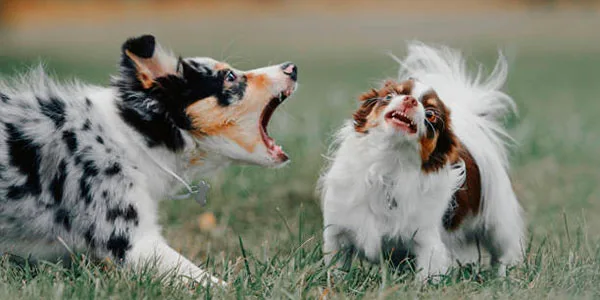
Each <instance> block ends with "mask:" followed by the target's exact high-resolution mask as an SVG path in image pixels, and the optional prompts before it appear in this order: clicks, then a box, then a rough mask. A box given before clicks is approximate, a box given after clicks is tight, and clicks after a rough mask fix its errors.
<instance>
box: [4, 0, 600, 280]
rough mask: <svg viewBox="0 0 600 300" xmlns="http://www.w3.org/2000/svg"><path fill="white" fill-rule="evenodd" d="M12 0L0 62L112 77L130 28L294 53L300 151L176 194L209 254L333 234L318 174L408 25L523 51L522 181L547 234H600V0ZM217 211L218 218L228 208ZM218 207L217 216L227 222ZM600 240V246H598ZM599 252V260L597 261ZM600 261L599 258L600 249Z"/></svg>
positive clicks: (185, 238)
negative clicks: (277, 163) (202, 196)
mask: <svg viewBox="0 0 600 300" xmlns="http://www.w3.org/2000/svg"><path fill="white" fill-rule="evenodd" d="M1 3H2V4H0V5H1V6H0V7H1V8H0V73H3V74H5V75H13V74H16V73H18V72H20V71H22V70H23V69H25V68H27V67H29V66H32V65H35V64H36V63H37V62H39V61H40V60H41V61H43V62H44V63H45V64H46V65H47V67H48V70H50V71H51V72H53V73H55V74H56V76H57V77H59V78H63V79H69V78H75V77H77V78H80V79H82V80H85V81H87V82H90V83H94V84H107V83H108V81H109V78H110V77H109V75H110V74H114V73H115V72H116V63H117V60H118V58H119V48H120V45H121V43H122V42H123V41H124V40H125V39H126V38H127V37H130V36H134V35H139V34H142V33H153V34H155V35H156V36H157V38H158V40H159V42H161V44H162V45H163V46H165V47H167V48H171V49H172V50H173V51H174V52H175V53H176V54H178V55H183V56H210V57H213V58H216V59H220V60H225V61H227V62H229V63H230V64H232V65H234V66H235V67H237V68H240V69H249V68H254V67H259V66H262V65H265V64H269V63H279V62H283V61H288V60H290V61H294V62H295V63H296V64H297V65H298V66H299V89H298V92H297V93H296V95H295V96H294V97H292V98H291V99H289V102H287V103H286V104H285V105H283V106H282V107H280V108H279V109H278V111H277V113H276V114H275V117H274V120H273V122H272V124H271V125H270V130H269V132H271V133H272V135H273V136H274V137H275V138H276V139H277V140H278V141H279V144H281V145H283V147H284V148H285V149H286V151H287V152H288V153H289V154H290V156H291V158H292V163H291V164H289V165H288V166H287V167H285V168H283V169H277V170H266V169H261V168H257V167H232V168H230V169H227V170H224V171H223V172H220V173H219V174H217V175H216V176H211V177H208V178H206V179H207V180H208V181H210V183H211V185H212V186H213V189H212V190H211V193H210V196H209V202H208V203H209V204H208V205H207V206H206V207H200V206H198V205H197V204H195V203H194V202H192V201H174V202H165V203H164V204H163V208H164V209H163V210H162V211H161V218H162V222H163V225H164V230H165V234H166V236H167V238H168V240H169V241H170V242H171V243H172V245H173V246H174V247H175V248H177V249H180V250H181V251H182V252H183V253H184V254H185V255H186V256H188V257H191V258H192V259H195V260H197V261H202V260H204V259H206V257H207V255H208V254H209V253H211V255H212V256H215V253H218V255H223V256H226V257H229V258H232V259H233V258H235V257H238V256H240V255H241V253H240V246H239V242H238V237H241V238H242V239H243V240H244V245H245V247H246V248H247V249H248V250H249V251H251V252H253V253H255V255H257V256H260V255H265V256H269V255H274V254H275V253H281V252H284V253H286V252H289V251H290V249H291V248H290V247H292V245H297V244H298V241H299V240H300V241H303V242H306V243H309V244H315V245H318V244H319V243H320V239H321V237H320V233H321V229H322V224H321V215H320V208H319V200H318V199H317V197H316V194H315V192H314V190H315V182H316V179H317V177H318V175H319V172H320V170H321V168H322V166H323V164H324V162H325V158H324V157H323V155H324V153H325V152H326V150H327V146H328V144H329V142H330V138H331V135H332V133H333V132H334V131H335V129H336V128H338V127H339V126H340V125H341V124H342V122H343V120H344V119H346V118H349V117H350V115H351V112H352V111H353V109H354V108H355V107H356V105H357V101H356V99H357V96H358V95H359V94H360V93H361V92H363V91H365V90H366V89H368V88H370V87H373V86H376V85H377V84H378V83H379V82H380V81H381V80H383V79H385V78H388V77H394V75H395V73H396V71H397V68H398V66H397V65H396V63H395V62H394V61H393V60H392V59H391V58H390V57H389V56H388V53H390V52H391V53H394V54H395V55H397V56H402V55H403V54H404V51H405V48H404V46H405V42H406V41H407V40H413V39H416V40H421V41H425V42H429V43H435V44H439V43H442V44H447V45H451V46H453V47H457V48H460V49H462V50H463V51H464V52H465V54H466V55H467V57H468V58H469V59H470V62H478V61H479V62H483V63H484V64H485V65H486V66H487V67H488V70H491V68H492V67H493V63H494V59H495V58H496V56H497V51H498V50H502V51H503V52H504V53H505V54H506V55H507V57H508V59H509V62H510V72H509V80H508V84H507V86H506V91H507V92H508V93H509V94H510V95H511V96H512V97H513V98H514V99H515V101H516V102H517V104H518V107H519V115H518V117H513V118H509V119H507V126H509V128H510V132H511V133H512V134H513V135H514V137H515V138H516V139H517V141H518V143H519V145H518V147H516V148H515V149H514V151H513V152H512V165H513V167H512V178H513V182H514V187H515V189H516V192H517V194H518V196H519V199H520V201H521V203H522V205H523V206H524V207H525V210H526V212H527V221H528V224H529V228H530V231H531V232H532V233H533V238H534V240H535V239H537V240H540V239H548V240H553V239H554V240H559V239H561V238H562V237H563V236H564V235H565V234H567V231H568V230H569V228H572V229H574V228H578V229H579V230H581V232H582V235H583V236H584V237H585V240H586V241H587V243H589V244H590V245H591V246H590V247H592V248H593V247H598V238H599V237H600V218H598V217H597V216H598V215H600V187H599V183H600V139H599V137H600V119H599V118H598V113H599V112H600V34H599V32H598V31H599V29H600V15H599V11H600V9H599V8H600V4H599V3H598V2H597V1H558V0H556V1H516V0H515V1H469V0H464V1H462V0H457V1H445V2H441V1H404V0H400V1H324V2H319V1H297V2H296V1H275V0H272V1H258V0H257V1H227V2H219V1H199V2H195V1H170V2H162V1H93V0H87V1H37V0H36V1H7V0H4V1H3V2H1ZM213 217H214V218H213ZM213 221H214V222H213ZM594 249H596V248H594ZM596 262H597V261H596ZM595 268H596V270H597V268H598V267H597V265H596V267H595Z"/></svg>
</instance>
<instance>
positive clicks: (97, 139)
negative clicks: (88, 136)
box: [96, 136, 104, 145]
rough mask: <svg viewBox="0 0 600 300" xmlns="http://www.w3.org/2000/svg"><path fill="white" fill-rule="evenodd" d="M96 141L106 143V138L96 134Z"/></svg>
mask: <svg viewBox="0 0 600 300" xmlns="http://www.w3.org/2000/svg"><path fill="white" fill-rule="evenodd" d="M96 141H97V142H98V143H99V144H101V145H104V139H103V138H102V137H101V136H96Z"/></svg>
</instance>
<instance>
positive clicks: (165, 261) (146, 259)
mask: <svg viewBox="0 0 600 300" xmlns="http://www.w3.org/2000/svg"><path fill="white" fill-rule="evenodd" d="M125 262H126V264H129V265H130V266H132V267H140V266H144V264H146V263H150V264H151V266H156V267H157V268H158V270H159V271H160V273H161V274H166V273H169V272H174V274H177V275H178V276H180V277H182V278H183V279H184V280H191V281H194V282H198V283H200V284H201V285H202V286H204V287H206V286H208V285H209V284H211V285H219V286H222V287H226V286H227V283H226V282H224V281H223V280H220V279H218V278H216V277H213V276H212V275H210V274H209V273H208V272H207V271H205V270H202V269H201V268H199V267H197V266H196V265H195V264H194V263H192V262H191V261H189V260H188V259H186V258H185V257H183V256H182V255H181V254H179V253H178V252H177V251H175V250H174V249H173V248H171V247H169V245H167V243H166V242H165V241H164V239H163V238H162V237H160V236H158V235H157V236H154V237H147V236H146V237H142V238H140V239H138V242H137V243H135V244H134V245H133V247H132V248H131V250H130V252H129V253H128V255H127V259H126V260H125Z"/></svg>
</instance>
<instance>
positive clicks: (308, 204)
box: [0, 44, 600, 299]
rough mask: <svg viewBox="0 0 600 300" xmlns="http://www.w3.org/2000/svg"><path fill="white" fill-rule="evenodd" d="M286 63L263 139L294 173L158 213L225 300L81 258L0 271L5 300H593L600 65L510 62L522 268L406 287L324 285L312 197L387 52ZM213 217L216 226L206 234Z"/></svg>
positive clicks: (233, 177)
mask: <svg viewBox="0 0 600 300" xmlns="http://www.w3.org/2000/svg"><path fill="white" fill-rule="evenodd" d="M464 47H465V48H467V49H468V52H469V53H470V58H471V59H472V60H477V61H482V62H484V63H485V64H486V65H487V66H489V67H491V66H493V58H494V55H495V50H494V49H492V47H479V46H477V45H474V44H468V45H465V46H464ZM395 52H396V53H398V54H401V53H402V49H398V50H397V51H395ZM269 61H270V59H261V58H258V59H256V60H252V61H248V60H246V61H243V62H242V63H241V65H242V67H249V66H259V65H261V64H266V63H268V62H269ZM34 62H35V59H31V57H30V56H26V55H25V56H19V55H12V56H6V55H5V56H1V57H0V72H1V73H5V74H14V72H17V71H19V70H21V69H23V67H24V66H26V65H30V64H31V63H34ZM235 62H236V61H234V63H235ZM294 62H295V63H297V64H298V65H299V68H300V74H299V80H300V87H299V90H298V92H297V94H296V95H295V96H294V97H293V98H291V99H290V100H289V102H288V103H286V104H285V105H283V107H281V108H280V109H281V110H280V111H278V112H277V113H276V115H275V119H274V122H273V123H272V124H271V125H270V129H271V130H270V132H272V134H273V135H274V136H275V137H276V138H277V139H278V141H279V143H280V144H282V145H283V146H284V148H285V149H286V151H287V152H288V153H289V154H290V156H291V157H292V162H291V164H289V165H288V166H287V167H285V168H283V169H277V170H266V169H261V168H258V167H249V166H246V167H231V168H229V169H227V170H224V171H222V172H220V173H219V174H217V175H216V176H213V177H209V178H205V179H207V180H208V181H209V182H210V183H211V185H212V190H211V192H210V195H209V202H208V205H207V206H205V207H201V206H199V205H197V204H196V203H195V202H193V201H184V200H179V201H169V202H164V203H163V205H162V211H161V220H162V224H163V225H164V233H165V235H166V236H167V238H168V240H169V241H170V243H171V244H172V245H173V246H174V247H175V248H176V249H180V250H181V251H182V253H184V254H185V255H186V256H188V257H190V258H192V259H193V260H194V261H196V262H198V263H202V264H204V265H206V266H207V267H208V268H209V269H211V270H214V273H216V274H218V275H219V276H221V277H224V278H225V279H226V280H227V281H229V282H230V283H231V288H230V289H227V290H222V289H220V288H215V287H211V288H208V289H203V288H189V287H186V286H183V285H181V284H179V283H177V282H176V281H169V280H167V284H165V283H161V282H160V278H157V277H156V276H155V274H154V272H153V270H148V271H147V272H145V273H143V274H131V273H129V272H127V271H124V270H119V269H115V268H114V267H113V266H111V265H94V264H91V263H89V262H88V261H87V260H86V259H85V257H83V256H79V257H77V259H76V262H75V263H74V264H73V265H72V266H70V267H63V266H61V265H55V264H51V263H44V264H42V265H40V266H38V267H36V268H32V267H18V266H15V265H13V264H10V263H8V262H6V261H5V262H3V263H2V267H0V299H62V298H65V299H155V298H165V299H197V298H199V297H203V298H204V297H206V298H210V297H215V298H223V297H227V298H250V299H252V298H256V299H261V298H275V299H287V298H289V299H305V298H319V297H321V296H323V295H325V294H327V296H328V298H350V299H354V298H363V299H372V298H376V297H378V298H383V299H398V298H415V297H419V298H421V297H423V298H441V297H444V298H446V299H459V298H460V299H462V298H489V297H496V298H513V299H515V298H516V299H525V298H527V299H541V298H544V299H546V298H597V297H600V218H598V217H597V216H598V215H600V187H599V183H600V138H599V137H600V118H598V117H597V114H598V112H600V74H599V73H598V70H600V52H594V51H577V50H574V49H568V50H564V51H560V50H555V51H552V52H542V51H536V50H523V51H519V52H518V53H516V54H515V55H512V56H511V66H510V73H509V82H508V84H507V87H506V90H507V91H508V92H509V93H510V94H511V95H512V96H513V97H514V99H515V100H516V102H517V104H518V107H519V116H518V117H511V118H509V119H507V126H508V127H509V128H510V132H511V133H512V134H513V135H514V137H515V138H516V139H517V141H518V142H519V145H518V147H516V148H515V149H514V151H513V152H512V164H513V168H512V178H513V181H514V186H515V189H516V191H517V194H518V196H519V199H520V201H521V203H522V204H523V206H524V207H525V210H526V212H527V222H528V225H529V240H530V244H529V247H528V248H527V258H526V261H525V262H524V263H523V264H522V265H520V266H517V267H516V268H514V269H513V270H511V271H510V274H509V276H508V277H507V278H494V277H493V276H490V274H489V272H488V269H487V268H486V267H485V266H483V267H482V269H481V270H478V269H477V268H474V267H472V268H464V269H461V270H454V272H453V273H452V274H450V276H448V278H446V279H445V280H444V281H443V282H442V283H440V284H438V285H421V284H417V283H415V282H413V281H412V280H411V275H410V274H406V273H397V272H394V271H393V270H388V269H387V268H386V267H385V266H383V267H380V266H371V265H369V264H365V263H363V264H361V263H359V262H358V261H356V262H355V263H354V264H353V268H352V269H351V270H350V271H349V272H348V273H343V272H331V273H332V279H333V280H332V282H328V280H327V273H328V271H329V270H328V269H327V268H326V267H325V266H324V265H323V262H322V259H321V243H322V241H321V230H322V219H321V215H320V208H319V200H318V198H317V197H316V195H315V192H314V189H315V181H316V179H317V177H318V174H319V172H320V170H321V168H322V166H323V163H324V158H323V156H322V154H323V153H325V151H326V149H327V145H328V143H329V141H330V136H331V134H332V132H333V131H334V130H335V129H336V128H337V127H338V126H339V125H340V124H341V122H342V120H343V119H345V118H348V117H349V116H350V114H351V112H352V110H353V109H354V107H355V106H356V100H355V99H356V96H357V95H358V94H359V93H360V92H362V91H364V90H366V89H367V88H369V87H370V86H372V85H373V84H376V83H377V82H378V81H379V80H381V79H384V78H386V77H389V76H393V75H394V74H395V71H396V66H395V65H394V63H393V61H392V60H391V59H390V58H388V57H387V56H385V55H384V54H383V52H381V53H369V54H364V53H361V54H360V55H359V54H356V55H351V54H349V55H347V56H344V57H341V58H340V57H337V58H332V57H326V56H323V57H320V56H315V55H314V54H311V55H310V56H299V57H298V58H297V59H296V58H294ZM47 65H48V69H49V70H52V71H53V72H55V73H56V74H57V77H60V78H71V77H75V76H77V77H80V78H83V79H85V80H86V81H90V82H93V83H102V84H104V83H106V82H107V81H108V74H109V73H112V72H114V71H115V67H114V66H113V65H114V64H113V65H111V64H105V63H101V64H99V63H94V62H86V61H82V60H78V59H77V58H73V59H65V58H64V57H63V58H55V57H49V58H48V63H47ZM238 65H239V64H238ZM211 214H212V215H214V216H215V217H216V224H215V225H214V226H204V227H203V226H201V223H202V222H201V221H202V220H204V218H205V217H206V216H207V215H211ZM202 216H204V217H202ZM328 286H329V287H330V288H329V289H326V288H327V287H328Z"/></svg>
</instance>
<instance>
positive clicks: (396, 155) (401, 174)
mask: <svg viewBox="0 0 600 300" xmlns="http://www.w3.org/2000/svg"><path fill="white" fill-rule="evenodd" d="M398 62H399V63H400V65H401V69H400V72H399V77H398V79H399V80H400V81H402V80H406V79H408V78H415V79H416V80H417V82H418V85H417V89H416V90H423V88H422V87H423V86H425V87H430V88H433V90H435V91H436V92H437V93H438V95H439V96H440V99H442V101H443V102H444V103H445V104H446V105H447V106H448V107H449V108H450V110H451V120H452V124H453V125H452V126H453V132H454V133H455V134H456V135H457V137H458V138H459V139H460V141H461V142H462V143H463V145H464V146H465V147H467V149H468V150H469V151H470V153H471V154H472V156H473V157H474V159H475V161H476V162H477V164H478V166H479V168H480V172H481V177H482V195H483V205H482V212H481V213H480V214H479V215H478V216H477V217H471V218H468V219H467V220H465V221H464V223H463V224H462V226H461V227H460V228H459V229H458V230H456V231H454V232H448V231H446V230H445V229H444V228H443V227H442V216H443V214H444V212H445V211H446V208H447V207H448V204H449V202H450V200H451V198H452V195H453V194H454V192H455V191H456V189H457V188H458V187H459V186H460V185H462V182H463V180H464V166H463V165H459V166H458V167H456V166H455V167H454V168H453V167H452V166H450V165H446V166H445V167H444V168H443V169H442V170H441V171H440V172H438V173H432V174H424V173H423V172H422V171H421V170H420V164H421V160H420V157H419V156H418V143H416V142H415V141H410V140H409V141H407V140H395V138H394V137H392V138H390V136H389V135H385V134H383V133H381V132H378V131H377V130H375V131H370V133H369V134H368V135H367V136H361V134H358V133H356V132H355V131H354V129H353V127H352V125H351V122H348V123H346V125H345V126H344V127H343V128H342V129H341V130H340V131H339V133H338V135H337V139H336V142H335V143H334V146H333V148H332V155H331V158H332V161H331V164H330V166H329V168H328V169H327V170H326V172H325V173H324V174H323V175H322V177H321V179H320V182H319V188H320V190H321V193H322V200H323V214H324V226H325V229H324V252H325V260H326V263H329V262H330V261H331V259H332V257H333V255H334V254H335V253H336V252H338V251H341V250H343V249H344V248H346V247H352V248H355V249H357V250H359V251H360V252H362V254H364V256H365V257H366V258H367V259H369V260H372V261H378V260H379V258H380V256H381V255H382V253H381V251H382V240H383V239H390V238H391V239H398V240H399V241H398V245H397V246H401V247H405V248H408V249H407V250H409V251H410V252H413V253H414V254H415V255H416V262H417V267H418V268H419V269H420V270H421V272H419V273H418V274H419V278H421V279H423V278H426V277H427V276H428V275H436V274H442V273H444V272H446V270H447V268H448V267H449V266H450V265H451V262H452V260H454V259H456V260H459V261H461V262H463V263H467V262H476V261H477V260H478V258H479V257H478V251H477V243H479V242H481V243H483V246H484V247H485V248H486V249H488V251H489V252H491V254H492V259H493V261H494V262H495V263H500V269H499V273H500V274H501V275H502V274H504V272H505V266H506V265H513V264H516V263H517V262H518V261H520V259H521V258H522V249H523V246H524V245H523V234H524V229H523V220H522V212H521V207H520V205H519V203H518V201H517V199H516V196H515V194H514V192H513V190H512V187H511V183H510V179H509V177H508V154H507V152H508V151H507V142H508V141H510V137H509V135H508V133H507V132H506V131H505V129H504V128H503V126H502V124H501V122H500V121H499V118H500V117H502V116H504V115H505V114H506V113H508V112H511V111H513V110H514V109H515V104H514V102H513V101H512V99H511V98H510V97H509V96H508V95H506V94H504V93H503V92H502V91H500V88H501V87H502V86H503V84H504V82H505V80H506V75H507V67H506V61H505V59H504V58H503V57H502V56H501V57H500V59H499V60H498V62H497V64H496V67H495V68H494V71H493V72H492V73H491V75H490V76H489V77H488V78H487V79H486V80H483V79H482V77H483V75H482V72H481V68H480V71H479V72H477V73H476V74H475V76H472V75H470V74H469V73H468V72H467V68H466V66H465V62H464V60H463V58H462V56H461V54H460V53H459V52H457V51H455V50H452V49H449V48H446V47H440V48H434V47H429V46H426V45H424V44H422V43H418V42H415V43H411V44H409V46H408V55H407V57H406V58H405V59H403V60H398ZM417 93H418V94H420V93H422V91H417ZM417 96H418V95H417ZM390 105H393V103H392V104H390ZM421 123H422V122H421ZM386 181H387V182H386ZM390 182H394V183H395V184H394V188H393V195H394V197H395V198H396V200H397V202H398V207H397V208H395V209H389V208H388V207H387V203H386V200H385V199H386V196H385V189H386V186H389V185H390ZM411 239H413V241H410V240H411ZM384 250H385V249H384ZM388 250H389V249H388Z"/></svg>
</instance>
